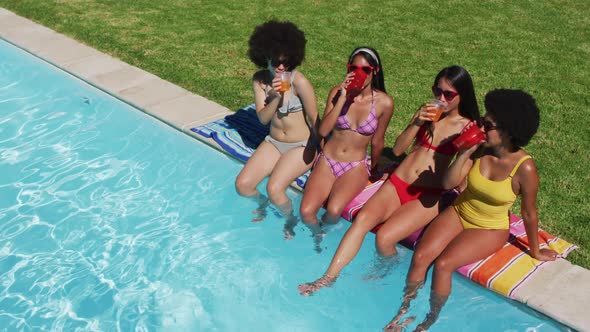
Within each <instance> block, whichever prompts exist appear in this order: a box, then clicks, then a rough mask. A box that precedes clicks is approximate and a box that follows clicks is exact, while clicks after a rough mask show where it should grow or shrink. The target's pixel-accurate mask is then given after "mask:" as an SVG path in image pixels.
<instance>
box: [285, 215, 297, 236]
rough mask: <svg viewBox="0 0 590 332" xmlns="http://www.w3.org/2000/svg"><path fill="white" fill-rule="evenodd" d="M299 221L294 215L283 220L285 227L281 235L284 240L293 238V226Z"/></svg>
mask: <svg viewBox="0 0 590 332" xmlns="http://www.w3.org/2000/svg"><path fill="white" fill-rule="evenodd" d="M298 222H299V220H298V219H297V217H295V216H294V215H290V216H289V217H287V219H286V220H285V226H284V227H283V234H284V235H285V240H292V239H293V237H295V226H296V225H297V223H298Z"/></svg>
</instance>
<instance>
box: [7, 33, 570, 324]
mask: <svg viewBox="0 0 590 332" xmlns="http://www.w3.org/2000/svg"><path fill="white" fill-rule="evenodd" d="M241 167H242V165H241V164H239V163H237V162H235V161H234V160H233V159H230V158H228V157H226V156H225V155H223V154H221V153H219V152H217V151H214V150H212V149H210V148H209V147H207V146H205V145H203V144H201V143H199V142H197V141H195V140H194V139H191V138H189V137H188V136H185V135H183V134H181V133H179V132H177V131H175V130H173V129H171V128H170V127H167V126H166V125H163V124H162V123H160V122H158V121H155V120H153V119H152V118H150V117H148V116H146V115H144V114H143V113H141V112H139V111H137V110H136V109H134V108H132V107H130V106H128V105H127V104H124V103H122V102H120V101H118V100H116V99H114V98H112V97H111V96H109V95H107V94H105V93H103V92H101V91H99V90H97V89H95V88H93V87H91V86H88V85H87V84H85V83H84V82H81V81H79V80H77V79H75V78H73V77H71V76H69V75H68V74H65V73H64V72H62V71H60V70H58V69H56V68H54V67H52V66H50V65H48V64H46V63H44V62H42V61H39V60H37V59H36V58H34V57H32V56H30V55H29V54H27V53H25V52H23V51H21V50H19V49H17V48H15V47H13V46H12V45H10V44H8V43H6V42H5V41H3V40H0V329H3V330H10V331H12V330H24V331H30V330H53V331H62V330H64V331H74V330H79V331H90V330H92V331H96V330H100V331H131V330H137V331H238V330H240V331H379V330H380V329H381V328H382V327H383V326H384V325H385V324H386V323H387V322H389V320H390V319H391V317H392V316H393V314H394V313H395V311H396V310H397V308H398V306H399V304H400V301H401V296H402V288H403V285H404V277H405V274H406V272H407V269H408V265H409V261H410V257H411V252H410V251H408V250H406V249H405V248H400V257H399V259H398V262H397V266H395V268H394V269H393V270H392V272H391V273H390V274H389V275H388V276H386V277H385V278H383V279H380V280H366V279H367V278H365V276H366V275H367V274H368V273H369V271H370V270H371V267H372V266H373V261H374V256H373V255H374V249H373V239H374V237H373V235H372V234H370V235H369V236H368V237H367V239H366V241H365V243H364V245H363V248H362V250H361V252H360V253H359V255H358V256H357V258H356V259H355V261H354V262H353V263H352V264H351V265H350V266H349V267H348V268H347V269H346V270H345V271H344V274H343V275H342V276H341V278H340V279H339V280H338V282H337V283H336V285H335V286H334V287H333V288H330V289H325V290H322V291H320V292H319V293H318V294H317V295H314V296H313V297H310V298H305V297H302V296H300V295H299V294H298V292H297V285H298V284H299V283H301V282H305V281H311V280H313V279H315V278H316V277H318V276H320V275H321V274H322V273H323V271H324V269H325V268H326V267H327V265H328V263H329V261H330V259H331V257H332V254H333V253H334V251H335V249H336V247H337V245H338V242H339V240H340V238H341V237H342V235H343V234H344V232H345V231H346V229H347V227H348V223H347V222H342V223H341V224H339V225H338V226H336V227H335V228H333V229H332V230H330V232H329V233H328V234H327V236H326V238H325V240H324V242H323V244H322V246H323V248H324V251H323V252H322V253H321V254H317V253H316V252H315V251H314V250H313V241H312V239H311V237H310V233H309V231H307V230H306V229H305V228H304V227H303V226H301V224H299V225H298V226H297V227H296V229H295V230H296V233H297V235H296V236H295V238H294V239H293V240H291V241H285V240H284V239H283V234H282V228H283V222H282V221H281V219H280V218H278V217H277V216H276V215H275V214H273V213H269V215H268V217H267V218H266V220H265V221H264V222H262V223H258V224H254V223H251V222H250V219H251V218H252V215H251V214H250V211H252V210H253V209H254V208H255V205H254V203H253V202H250V201H249V200H246V199H242V198H240V197H239V196H237V195H236V193H235V190H234V186H233V181H234V178H235V176H236V174H237V173H238V172H239V170H240V168H241ZM289 195H290V197H291V198H292V199H293V201H294V203H295V204H296V205H298V204H299V202H300V200H301V198H300V195H299V194H298V193H296V192H289ZM427 287H429V286H428V285H427ZM414 304H415V306H414V309H412V310H413V312H414V313H416V314H417V315H418V319H417V321H421V320H422V319H423V318H424V315H425V314H426V312H427V310H428V290H427V289H424V290H423V291H422V292H421V293H420V295H419V297H418V299H417V300H416V301H415V303H414ZM416 323H417V322H416ZM411 326H412V327H413V326H415V324H414V325H411ZM560 329H563V327H562V326H560V325H559V324H557V323H555V322H553V321H551V320H550V319H548V318H546V317H544V316H541V315H539V314H537V313H535V312H534V311H532V310H530V309H528V308H526V307H525V306H522V305H519V304H517V303H514V302H511V301H508V300H506V299H504V298H502V297H500V296H497V295H495V294H493V293H491V292H489V291H486V290H484V289H482V288H480V287H478V286H476V285H474V284H472V283H471V282H469V281H467V280H465V279H463V278H462V277H456V278H455V279H454V288H453V294H452V296H451V298H450V299H449V302H448V303H447V305H446V307H445V308H444V310H443V312H442V313H441V317H440V318H439V321H438V322H437V323H436V324H435V325H434V326H433V327H432V328H431V331H557V330H560Z"/></svg>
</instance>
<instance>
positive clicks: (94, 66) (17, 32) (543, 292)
mask: <svg viewBox="0 0 590 332" xmlns="http://www.w3.org/2000/svg"><path fill="white" fill-rule="evenodd" d="M0 37H2V38H4V39H6V40H7V41H9V42H11V43H13V44H15V45H17V46H19V47H21V48H23V49H25V50H27V51H29V52H31V53H32V54H35V55H37V56H39V57H41V58H43V59H45V60H47V61H49V62H51V63H53V64H54V65H56V66H58V67H60V68H63V69H65V70H66V71H68V72H70V73H72V74H73V75H75V76H77V77H79V78H81V79H83V80H85V81H87V82H89V83H90V84H92V85H94V86H96V87H98V88H100V89H102V90H104V91H106V92H108V93H110V94H112V95H113V96H116V97H118V98H120V99H122V100H124V101H126V102H128V103H129V104H132V105H134V106H135V107H137V108H138V109H140V110H142V111H144V112H145V113H147V114H150V115H152V116H154V117H155V118H157V119H159V120H161V121H163V122H165V123H167V124H169V125H171V126H173V127H175V128H177V129H178V130H180V131H182V132H184V133H186V134H187V135H191V136H193V137H198V135H196V134H195V133H194V132H192V131H191V130H190V129H191V128H193V127H196V126H199V125H201V124H205V123H209V122H212V121H215V120H217V119H220V118H222V117H224V116H226V115H228V114H230V113H231V111H230V110H229V109H227V108H226V107H223V106H221V105H219V104H217V103H215V102H212V101H210V100H207V99H206V98H203V97H201V96H198V95H195V94H193V93H191V92H189V91H187V90H185V89H183V88H181V87H178V86H176V85H174V84H172V83H170V82H167V81H165V80H163V79H161V78H159V77H157V76H155V75H153V74H150V73H148V72H146V71H143V70H141V69H139V68H136V67H133V66H131V65H129V64H126V63H124V62H122V61H120V60H118V59H115V58H113V57H111V56H109V55H107V54H104V53H102V52H99V51H97V50H95V49H93V48H91V47H88V46H86V45H83V44H81V43H80V42H77V41H75V40H73V39H71V38H69V37H67V36H65V35H62V34H59V33H57V32H55V31H53V30H50V29H48V28H46V27H43V26H41V25H39V24H36V23H34V22H32V21H30V20H28V19H26V18H23V17H20V16H18V15H16V14H14V13H12V12H10V11H7V10H5V9H2V8H0ZM526 287H527V288H526V294H527V298H528V299H527V300H526V301H525V303H526V304H527V305H528V306H530V307H531V308H533V309H535V310H538V311H540V312H542V313H544V314H546V315H548V316H550V317H551V318H553V319H555V320H557V321H559V322H562V323H563V324H566V325H568V326H570V327H571V328H574V329H576V330H580V331H590V315H588V314H587V312H588V309H587V307H588V304H590V300H589V299H590V270H587V269H584V268H582V267H579V266H576V265H572V264H571V263H569V262H568V261H566V260H560V261H559V262H557V263H555V264H551V266H550V268H547V269H545V270H544V272H543V274H542V275H541V276H539V277H536V278H535V279H534V280H533V281H532V282H530V283H529V284H527V286H526Z"/></svg>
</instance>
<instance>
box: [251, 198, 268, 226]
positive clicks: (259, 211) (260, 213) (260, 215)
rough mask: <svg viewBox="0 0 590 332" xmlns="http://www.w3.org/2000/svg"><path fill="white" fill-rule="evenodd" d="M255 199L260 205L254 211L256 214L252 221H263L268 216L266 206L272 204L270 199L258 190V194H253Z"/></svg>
mask: <svg viewBox="0 0 590 332" xmlns="http://www.w3.org/2000/svg"><path fill="white" fill-rule="evenodd" d="M252 198H253V199H254V201H256V203H258V207H257V208H256V209H255V210H253V211H252V213H253V214H254V218H252V222H261V221H263V220H264V219H265V218H266V215H267V212H266V208H267V207H268V205H269V204H270V200H269V199H268V197H266V196H265V195H263V194H261V193H260V192H258V193H257V194H256V195H254V196H252Z"/></svg>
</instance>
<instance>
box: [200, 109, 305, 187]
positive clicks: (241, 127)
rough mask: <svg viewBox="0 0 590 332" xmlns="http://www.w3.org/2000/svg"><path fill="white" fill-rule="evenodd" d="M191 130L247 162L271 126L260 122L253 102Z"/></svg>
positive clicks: (300, 183) (302, 182) (300, 182)
mask: <svg viewBox="0 0 590 332" xmlns="http://www.w3.org/2000/svg"><path fill="white" fill-rule="evenodd" d="M191 131H192V132H195V133H197V134H199V135H201V136H203V137H205V138H210V139H213V140H214V141H215V142H216V143H217V144H218V145H219V146H220V147H221V148H223V150H225V151H226V152H227V153H229V154H230V155H232V156H234V157H236V158H238V159H239V160H241V161H243V162H246V161H247V160H248V159H249V158H250V156H252V154H253V153H254V150H256V148H257V147H258V145H260V143H262V141H263V140H264V138H265V137H266V135H268V133H269V131H270V126H269V125H263V124H261V123H260V121H259V120H258V115H256V107H255V105H254V104H251V105H248V106H246V107H244V108H241V109H239V110H238V111H236V112H235V113H234V114H231V115H228V116H226V117H225V118H223V119H221V120H217V121H214V122H210V123H207V124H204V125H201V126H199V127H195V128H191ZM309 173H310V172H309V171H308V172H306V173H305V174H303V175H301V176H300V177H298V178H297V179H295V182H296V183H297V185H298V186H299V187H301V188H303V187H304V186H305V182H306V181H307V178H308V176H309Z"/></svg>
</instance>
